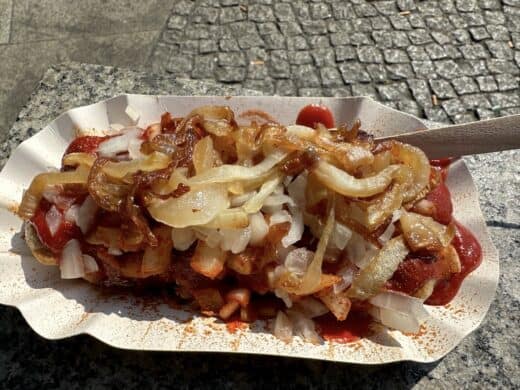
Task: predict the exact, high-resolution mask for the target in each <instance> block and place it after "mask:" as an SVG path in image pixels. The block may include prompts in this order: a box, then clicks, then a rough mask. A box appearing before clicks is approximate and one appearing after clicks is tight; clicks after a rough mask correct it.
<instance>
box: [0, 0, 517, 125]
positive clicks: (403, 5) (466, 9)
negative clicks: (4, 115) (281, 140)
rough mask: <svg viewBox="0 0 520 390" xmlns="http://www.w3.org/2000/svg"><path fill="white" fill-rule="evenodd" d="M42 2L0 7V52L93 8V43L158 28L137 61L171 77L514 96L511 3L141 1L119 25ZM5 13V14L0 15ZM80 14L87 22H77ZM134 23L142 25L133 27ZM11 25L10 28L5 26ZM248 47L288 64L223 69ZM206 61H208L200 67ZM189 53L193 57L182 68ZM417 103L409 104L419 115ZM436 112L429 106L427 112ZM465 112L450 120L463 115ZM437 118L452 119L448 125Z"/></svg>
mask: <svg viewBox="0 0 520 390" xmlns="http://www.w3.org/2000/svg"><path fill="white" fill-rule="evenodd" d="M48 2H49V0H45V1H43V2H37V1H36V0H20V1H13V0H0V26H1V28H0V45H1V44H2V42H5V41H6V39H10V40H11V41H12V42H17V41H20V40H40V39H62V38H64V37H70V36H77V35H78V34H83V33H85V32H86V31H88V28H89V26H88V23H89V22H88V21H89V20H91V19H89V17H90V16H89V15H90V14H92V13H93V12H98V11H100V10H103V12H101V14H102V17H101V19H100V21H99V22H98V23H97V24H96V25H99V28H97V29H98V30H99V32H100V33H101V34H103V33H105V34H112V33H113V32H114V31H121V30H123V31H135V29H136V28H137V27H136V26H137V25H139V26H140V27H139V28H154V29H162V30H163V31H162V32H161V34H160V36H159V39H158V41H157V42H156V43H155V44H154V45H153V46H152V47H151V50H152V53H151V54H148V55H147V57H146V58H144V59H142V60H141V61H140V62H142V61H144V62H145V63H146V65H147V66H148V67H149V68H150V69H152V70H154V71H161V72H169V73H171V74H172V75H174V76H183V77H193V78H197V79H205V80H206V79H207V80H211V79H213V80H217V81H220V82H226V83H231V84H240V83H245V82H246V80H249V81H248V83H249V84H251V81H250V80H253V79H254V80H260V79H261V78H264V80H265V85H266V86H268V88H267V89H269V90H271V89H272V90H274V91H275V93H279V92H278V91H287V93H289V92H290V93H296V94H298V93H299V89H300V88H321V90H322V91H329V90H330V89H331V88H341V87H348V86H349V85H351V84H355V85H358V84H359V83H368V84H370V87H368V86H366V87H360V86H359V85H358V86H356V87H355V88H354V90H352V89H351V88H346V90H349V91H351V92H352V93H354V92H355V91H359V90H360V89H363V88H366V89H367V90H370V91H371V92H372V91H375V93H373V96H374V97H375V98H376V99H383V97H382V96H381V95H380V94H379V92H378V89H377V88H375V87H376V86H377V85H378V84H389V85H390V86H392V85H393V84H395V83H399V82H402V81H406V80H411V79H415V80H418V79H423V80H426V85H427V89H428V95H429V96H431V95H432V94H434V93H435V95H436V96H437V98H438V99H440V100H441V102H439V103H442V100H443V99H446V100H447V99H456V100H459V101H462V98H463V97H464V96H466V95H468V94H475V93H477V92H480V93H483V94H484V95H488V94H491V93H494V92H508V93H511V94H514V93H517V94H519V95H520V86H519V82H518V76H519V75H520V31H519V29H520V11H519V10H520V7H519V6H518V5H517V4H516V3H515V1H514V0H467V1H466V0H457V1H455V0H425V1H413V0H355V1H350V2H347V1H336V0H327V1H324V2H319V1H312V0H297V1H270V0H261V1H255V0H244V1H238V0H222V1H218V0H192V1H189V0H182V1H175V2H171V5H168V7H165V4H164V3H165V2H159V1H157V0H145V1H143V2H140V3H139V5H136V6H135V7H136V10H137V13H136V14H135V15H132V16H131V17H130V18H126V17H125V18H123V17H122V16H121V15H123V9H124V4H123V3H121V2H116V1H114V0H107V1H101V0H85V1H84V2H82V3H81V5H80V6H78V7H74V6H71V5H70V3H68V2H65V1H64V0H57V2H54V3H53V4H56V6H57V7H61V8H62V9H64V10H65V12H64V16H63V17H61V16H60V15H58V14H52V12H51V11H49V7H46V4H47V3H48ZM11 5H12V12H7V11H5V10H6V9H11ZM165 8H166V9H167V10H166V12H165ZM85 13H86V14H87V16H88V17H87V18H86V19H85V20H83V19H82V18H81V16H82V15H84V14H85ZM138 15H143V16H142V18H140V19H142V20H139V23H136V21H137V18H139V16H138ZM11 18H12V21H11ZM4 20H7V21H4ZM11 23H12V28H10V27H9V28H6V26H7V25H10V24H11ZM6 37H7V38H6ZM255 50H263V51H264V52H265V56H264V58H263V60H266V59H267V58H270V57H272V58H278V57H279V54H274V55H272V53H274V52H279V51H282V52H285V53H286V56H287V55H289V54H290V57H287V58H285V59H283V60H282V61H281V62H278V61H276V60H267V61H266V62H265V65H264V67H263V68H258V67H256V68H255V67H250V64H249V61H250V60H251V59H250V58H249V57H248V58H247V60H246V61H242V60H238V61H233V60H232V59H234V58H236V57H233V56H230V57H228V58H230V60H229V61H228V63H226V64H224V62H225V61H224V60H223V57H222V55H223V54H225V53H239V52H242V53H243V54H245V55H246V56H248V53H249V52H251V51H253V52H254V51H255ZM297 52H302V53H301V54H296V53H297ZM207 55H214V56H215V58H218V59H219V60H218V61H217V63H212V62H210V61H209V59H207V58H205V57H204V56H207ZM197 56H198V57H201V58H202V57H204V59H203V60H201V61H200V63H198V62H196V61H195V62H194V61H193V58H195V57H197ZM44 57H45V56H44ZM252 60H257V59H252ZM291 64H292V65H293V66H304V65H305V66H306V68H305V69H307V70H308V71H309V72H310V75H311V76H310V77H309V80H308V81H306V80H303V79H302V75H301V72H300V71H298V72H297V73H292V72H291ZM294 69H296V68H294ZM338 75H339V76H341V79H340V78H338ZM499 75H500V77H498V76H499ZM281 79H290V80H292V83H291V84H290V85H292V86H293V87H288V88H282V87H280V88H278V87H277V86H278V83H277V82H276V80H281ZM341 80H342V81H341ZM431 80H442V82H434V83H433V85H438V84H442V85H448V84H450V85H451V88H452V90H450V87H446V88H445V89H446V90H444V91H443V92H444V93H440V94H438V93H436V92H434V90H433V87H432V84H431V83H430V81H431ZM444 81H446V82H448V84H446V83H445V82H444ZM34 82H35V81H34ZM341 82H343V84H342V85H340V84H339V83H341ZM255 83H257V84H258V82H255ZM307 84H310V85H307ZM280 85H285V84H280ZM288 85H289V84H288ZM294 87H295V88H296V89H294ZM476 88H478V90H477V89H476ZM263 90H266V89H263ZM406 92H407V93H405V94H403V95H402V96H396V95H395V96H393V98H394V99H395V100H389V101H388V102H398V101H399V100H401V99H406V98H407V96H412V95H413V96H415V95H414V94H413V91H412V90H411V89H409V90H408V91H406ZM306 93H308V90H306ZM327 93H328V92H327ZM441 96H446V97H441ZM19 100H20V99H19ZM429 101H430V99H424V101H421V102H418V103H419V106H420V107H419V108H420V110H419V113H420V114H421V115H422V116H424V117H427V114H426V111H425V110H424V108H425V107H428V106H425V104H426V105H428V104H429V103H428V102H429ZM500 102H501V100H499V103H500ZM19 104H21V103H19ZM508 104H509V103H508ZM396 106H397V105H396ZM403 106H405V105H404V104H403ZM443 107H444V106H443V105H442V104H439V106H438V107H437V108H436V110H435V112H437V109H438V108H440V109H441V110H444V108H443ZM499 108H500V107H498V108H497V109H499ZM502 108H503V109H508V110H513V109H514V108H515V107H502ZM475 110H476V108H475V109H472V110H468V111H467V114H468V115H466V116H464V115H463V114H461V115H459V116H458V117H457V118H458V119H461V118H470V117H471V116H472V115H474V114H475ZM482 110H484V108H482ZM430 111H431V110H430ZM432 112H433V111H432ZM508 112H509V111H508ZM481 113H482V114H484V113H485V111H482V112H481ZM11 118H12V116H11ZM446 118H447V120H449V121H452V120H453V118H454V116H453V115H447V116H446ZM11 120H12V119H11ZM0 122H1V121H0Z"/></svg>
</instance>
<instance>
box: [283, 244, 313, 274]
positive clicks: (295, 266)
mask: <svg viewBox="0 0 520 390" xmlns="http://www.w3.org/2000/svg"><path fill="white" fill-rule="evenodd" d="M313 256H314V252H312V251H310V250H308V249H307V248H297V249H294V250H292V251H290V252H289V253H288V254H287V257H286V258H285V261H284V265H285V268H286V269H287V270H288V271H289V272H291V273H293V274H295V275H297V276H299V277H302V276H303V275H304V274H305V271H306V270H307V268H308V267H309V264H310V263H311V261H312V258H313Z"/></svg>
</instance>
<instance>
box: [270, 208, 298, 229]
mask: <svg viewBox="0 0 520 390" xmlns="http://www.w3.org/2000/svg"><path fill="white" fill-rule="evenodd" d="M284 222H292V217H291V214H289V213H288V212H287V211H286V210H280V211H277V212H276V213H274V214H272V215H271V216H270V217H269V226H273V225H278V224H279V223H284Z"/></svg>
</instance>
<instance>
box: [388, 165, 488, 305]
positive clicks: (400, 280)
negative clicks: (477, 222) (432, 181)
mask: <svg viewBox="0 0 520 390" xmlns="http://www.w3.org/2000/svg"><path fill="white" fill-rule="evenodd" d="M448 160H449V159H443V160H436V161H435V164H437V162H438V164H437V166H442V167H443V172H442V175H441V177H442V181H441V182H440V183H439V185H438V186H437V187H435V188H434V189H433V190H432V191H431V192H430V193H429V194H428V195H426V199H427V200H429V201H430V202H432V203H433V205H434V213H433V215H432V217H433V218H434V219H435V220H436V221H438V222H440V223H442V224H445V225H447V224H449V223H450V222H452V221H453V222H454V223H455V227H456V229H455V237H454V239H453V241H452V242H451V244H452V245H453V247H454V248H455V250H456V251H457V254H458V255H459V260H460V263H461V271H460V272H459V273H456V274H453V273H450V272H449V271H448V270H447V267H446V264H444V263H443V262H442V261H439V259H438V258H436V257H435V256H434V255H433V254H430V255H428V253H425V254H421V253H411V254H409V255H408V257H407V259H405V260H404V261H403V262H401V264H400V265H399V268H398V269H397V271H396V272H395V273H394V275H393V276H392V278H391V279H390V280H389V281H388V282H387V284H386V287H387V288H388V289H390V290H394V291H401V292H404V293H406V294H409V295H413V294H414V293H415V292H416V291H417V290H418V289H419V288H420V287H421V286H422V285H423V284H424V282H426V281H427V280H429V279H433V278H434V279H438V281H437V283H436V285H435V288H434V290H433V293H432V295H431V296H430V297H429V298H428V299H427V300H426V302H425V303H426V304H429V305H445V304H447V303H449V302H450V301H451V300H452V299H453V298H454V297H455V295H456V294H457V292H458V291H459V288H460V285H461V284H462V281H463V280H464V278H465V277H466V276H468V274H469V273H470V272H471V271H474V270H475V269H476V268H477V267H478V266H479V265H480V263H481V262H482V249H481V247H480V244H479V242H478V241H477V239H476V238H475V236H474V235H473V234H472V233H471V232H470V231H469V230H468V229H466V228H465V227H464V226H462V225H461V224H460V223H458V222H456V221H454V220H453V216H452V213H453V204H452V202H451V195H450V191H449V190H448V187H447V186H446V184H445V183H444V180H445V178H446V175H447V169H448V166H449V163H450V161H451V160H450V161H448ZM435 164H432V165H435Z"/></svg>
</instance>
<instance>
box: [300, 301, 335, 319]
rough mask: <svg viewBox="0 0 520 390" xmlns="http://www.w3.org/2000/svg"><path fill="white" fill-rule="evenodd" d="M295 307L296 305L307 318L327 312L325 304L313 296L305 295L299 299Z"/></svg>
mask: <svg viewBox="0 0 520 390" xmlns="http://www.w3.org/2000/svg"><path fill="white" fill-rule="evenodd" d="M295 307H297V308H298V310H299V311H301V312H302V313H303V314H305V315H306V316H307V317H308V318H314V317H319V316H322V315H324V314H326V313H328V312H329V309H328V308H327V306H325V305H324V304H323V303H321V302H320V301H319V300H317V299H316V298H313V297H305V298H303V299H300V300H299V301H298V302H297V303H296V304H295Z"/></svg>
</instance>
